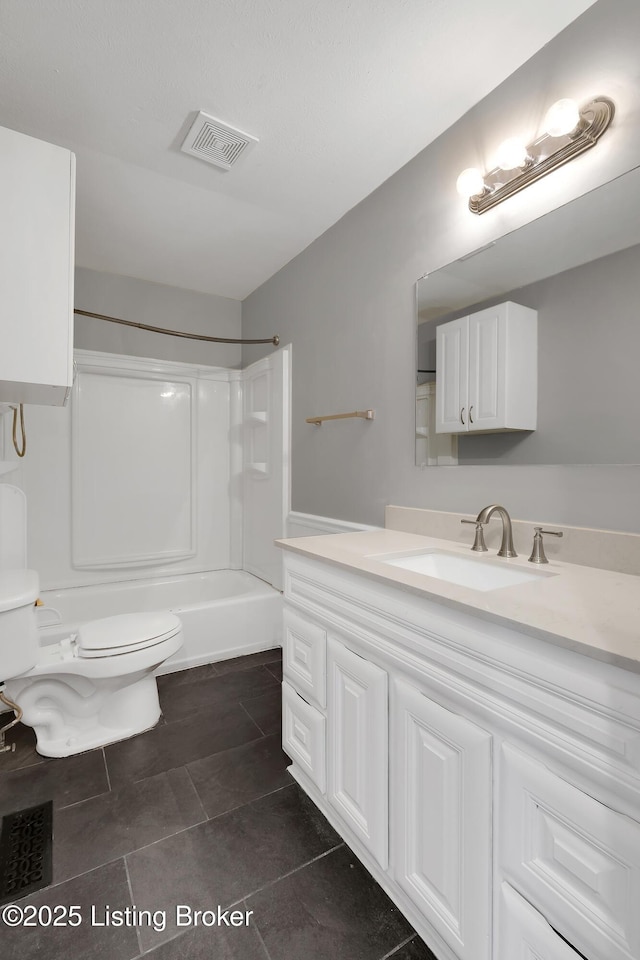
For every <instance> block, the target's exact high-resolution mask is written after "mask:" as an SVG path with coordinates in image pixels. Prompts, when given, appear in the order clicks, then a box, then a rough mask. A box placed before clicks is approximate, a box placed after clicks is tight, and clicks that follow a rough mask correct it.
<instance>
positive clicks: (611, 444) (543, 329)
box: [416, 167, 640, 466]
mask: <svg viewBox="0 0 640 960" xmlns="http://www.w3.org/2000/svg"><path fill="white" fill-rule="evenodd" d="M503 301H513V302H515V303H518V304H522V305H523V306H525V307H529V308H532V309H534V310H536V311H537V314H538V377H537V379H538V418H537V429H536V430H534V431H517V432H505V433H491V434H482V435H474V434H466V435H461V434H458V436H457V437H452V436H450V435H447V434H442V433H439V434H436V433H435V432H434V429H433V410H434V404H435V387H434V382H435V381H436V380H437V378H438V370H437V364H436V329H437V327H438V326H439V325H440V324H442V323H446V322H448V321H450V320H455V319H457V318H459V317H463V316H466V315H470V314H472V313H474V312H476V311H478V310H481V309H484V308H485V307H491V306H493V305H495V304H497V303H501V302H503ZM416 304H417V309H416V312H417V370H418V373H417V387H416V463H417V464H418V465H419V466H427V465H429V466H431V465H454V464H459V465H471V464H494V465H495V464H505V465H507V464H631V463H633V464H638V463H640V167H639V168H636V169H635V170H632V171H630V172H629V173H627V174H625V175H624V176H622V177H619V178H618V179H616V180H613V181H611V182H610V183H608V184H605V185H604V186H601V187H599V188H598V189H596V190H593V191H592V192H590V193H587V194H585V195H584V196H582V197H579V198H578V199H577V200H573V201H571V202H570V203H567V204H566V205H564V206H562V207H559V208H557V209H556V210H554V211H552V212H551V213H548V214H546V215H545V216H543V217H541V218H540V219H538V220H535V221H533V222H531V223H529V224H527V225H525V226H524V227H521V228H520V229H518V230H515V231H514V232H513V233H510V234H507V235H506V236H504V237H502V238H501V239H500V240H497V241H496V242H495V243H493V244H490V245H489V246H487V247H484V248H482V249H480V250H477V251H475V252H474V253H472V254H470V255H468V256H466V257H464V258H462V259H461V260H458V261H456V262H455V263H452V264H449V265H448V266H446V267H443V268H441V269H440V270H436V271H434V272H433V273H430V274H427V275H426V276H424V277H422V278H421V279H420V280H419V281H418V283H417V296H416Z"/></svg>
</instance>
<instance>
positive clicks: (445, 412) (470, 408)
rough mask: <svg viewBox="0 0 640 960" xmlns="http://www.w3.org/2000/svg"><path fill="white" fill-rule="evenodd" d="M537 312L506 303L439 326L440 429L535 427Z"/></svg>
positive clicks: (473, 430)
mask: <svg viewBox="0 0 640 960" xmlns="http://www.w3.org/2000/svg"><path fill="white" fill-rule="evenodd" d="M537 327H538V322H537V314H536V312H535V310H530V309H529V308H527V307H523V306H520V304H517V303H511V302H507V303H501V304H498V306H495V307H489V308H487V309H486V310H480V311H478V312H477V313H473V314H471V315H470V316H467V317H460V318H459V319H457V320H451V321H449V323H443V324H441V325H440V326H439V327H438V329H437V331H436V370H437V374H436V384H437V387H436V432H437V433H497V432H501V431H505V430H535V429H536V425H537V406H538V362H537V357H538V348H537Z"/></svg>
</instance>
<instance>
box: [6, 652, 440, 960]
mask: <svg viewBox="0 0 640 960" xmlns="http://www.w3.org/2000/svg"><path fill="white" fill-rule="evenodd" d="M281 678H282V665H281V661H280V656H279V651H277V650H271V651H267V652H265V653H260V654H255V655H253V656H250V657H242V658H238V659H236V660H227V661H225V662H223V663H218V664H211V665H207V666H205V667H196V668H195V669H193V670H188V671H184V672H183V673H176V674H169V675H167V676H164V677H160V678H159V681H158V687H159V690H160V700H161V704H162V710H163V718H162V720H161V722H160V723H159V724H158V726H157V727H155V729H153V730H150V731H149V732H147V733H143V734H141V735H140V736H138V737H133V738H132V739H130V740H126V741H123V742H121V743H117V744H113V745H111V746H109V747H106V748H105V749H104V750H93V751H91V752H89V753H85V754H81V755H80V756H76V757H69V758H67V759H64V760H45V759H43V758H42V757H40V756H38V754H37V753H36V752H35V749H34V738H33V734H32V733H31V731H30V730H29V729H28V728H25V727H19V728H18V729H17V733H16V735H15V739H16V742H17V747H16V752H15V753H7V754H2V755H0V815H1V814H4V813H7V812H10V811H12V810H17V809H21V808H23V807H27V806H30V805H33V804H36V803H39V802H40V801H43V800H47V799H53V801H54V808H55V809H54V847H53V864H54V882H53V885H52V886H50V887H48V888H47V889H46V890H42V891H40V892H38V893H36V894H32V895H31V896H29V897H26V898H24V899H23V900H21V901H20V902H19V904H20V906H21V907H26V906H27V905H32V906H33V907H35V908H39V907H44V908H45V909H44V911H41V912H40V914H39V916H40V918H44V920H46V919H47V917H48V912H47V909H46V908H47V907H52V906H55V905H61V906H62V907H68V906H71V905H77V906H78V907H79V908H80V909H79V915H80V916H81V917H82V923H81V924H79V925H78V926H75V927H72V926H58V927H52V926H43V925H39V926H34V927H23V926H21V927H16V928H11V927H9V926H7V924H6V923H4V922H3V920H2V919H0V951H1V952H2V956H3V957H7V958H14V957H15V958H18V957H19V958H20V960H31V958H35V957H38V958H40V960H62V958H64V960H134V958H137V957H141V956H143V955H144V956H146V957H148V958H149V960H383V958H391V957H393V958H394V960H434V957H433V955H432V954H431V953H430V951H429V950H428V949H427V948H426V947H425V946H424V944H423V943H422V941H421V940H420V939H419V938H418V937H417V936H416V935H415V933H414V931H413V930H412V928H411V926H410V925H409V924H408V923H407V921H406V920H405V919H404V918H403V916H402V915H401V914H400V912H399V911H398V910H397V909H396V908H395V907H394V906H393V904H392V903H391V902H390V900H389V899H388V898H387V896H386V895H385V894H384V893H383V891H382V890H381V888H380V887H379V886H378V885H377V884H376V883H375V881H374V880H373V879H372V878H371V876H370V875H369V874H368V873H367V871H366V870H365V869H364V868H363V867H362V866H361V865H360V863H359V861H358V860H357V859H356V858H355V857H354V856H353V855H352V853H351V851H350V850H349V848H348V847H346V846H345V845H344V844H343V843H342V842H341V840H340V837H338V835H337V834H336V833H335V832H334V830H333V829H332V828H331V826H330V825H329V824H328V823H327V821H326V820H325V818H324V817H323V816H322V814H321V813H320V812H319V811H318V810H317V808H316V807H315V806H314V805H313V804H312V803H311V802H310V801H309V799H308V798H307V797H306V795H305V794H304V793H303V792H302V791H301V790H300V789H299V787H298V786H297V785H296V784H295V783H294V781H293V780H292V779H291V777H290V776H289V774H288V773H287V771H286V767H287V766H288V764H289V760H288V758H287V757H286V756H285V755H284V753H283V752H282V750H281V748H280V680H281ZM133 905H135V909H136V910H137V911H138V914H139V913H140V911H148V914H142V916H140V915H139V919H140V922H139V923H138V924H137V926H136V925H135V923H134V922H133V921H132V914H131V911H132V909H133ZM177 905H183V906H184V908H185V909H184V910H183V911H182V913H181V919H182V924H181V925H178V923H177V920H178V919H180V918H179V917H178V916H177ZM218 906H220V908H221V909H222V910H223V911H224V910H227V908H229V907H231V908H233V910H234V911H236V913H228V914H227V917H228V919H229V920H230V921H231V920H234V919H235V921H236V923H238V924H240V921H243V920H244V917H245V915H246V914H249V915H250V919H249V923H248V925H244V923H243V924H242V925H238V926H233V925H229V926H225V925H224V924H223V925H219V924H218V923H217V922H216V924H215V926H204V925H203V924H202V921H200V922H199V923H198V924H197V925H193V924H190V925H189V923H188V921H189V917H191V918H192V917H193V911H196V910H200V911H211V910H212V909H213V910H217V908H218ZM187 908H188V909H189V910H190V911H192V913H191V914H189V913H188V912H187ZM127 910H128V912H127ZM117 911H120V915H118V913H117ZM31 912H32V913H33V912H34V911H31ZM0 916H1V915H0ZM118 916H120V918H121V919H123V920H124V922H123V923H120V925H118V923H117V919H118ZM216 919H217V918H216ZM108 920H109V921H110V922H107V921H108ZM205 920H206V922H208V923H209V922H210V921H211V920H212V915H211V914H205Z"/></svg>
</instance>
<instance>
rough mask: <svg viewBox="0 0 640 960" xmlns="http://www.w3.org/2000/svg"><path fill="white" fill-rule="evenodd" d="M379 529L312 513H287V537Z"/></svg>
mask: <svg viewBox="0 0 640 960" xmlns="http://www.w3.org/2000/svg"><path fill="white" fill-rule="evenodd" d="M379 529H380V528H379V527H370V526H367V524H365V523H351V522H350V521H349V520H334V519H333V518H331V517H319V516H317V515H316V514H314V513H298V512H296V511H293V510H292V511H291V512H290V513H289V514H288V515H287V537H318V536H321V535H322V534H326V533H357V532H358V531H360V530H379Z"/></svg>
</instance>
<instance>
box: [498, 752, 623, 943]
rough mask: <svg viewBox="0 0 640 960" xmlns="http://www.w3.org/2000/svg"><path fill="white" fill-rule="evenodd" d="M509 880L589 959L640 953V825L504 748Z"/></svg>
mask: <svg viewBox="0 0 640 960" xmlns="http://www.w3.org/2000/svg"><path fill="white" fill-rule="evenodd" d="M500 768H501V769H500V796H499V810H498V823H497V832H498V836H499V837H500V848H499V862H500V866H501V867H502V871H503V873H504V876H505V877H506V879H507V880H509V882H510V883H511V884H513V886H514V887H516V889H518V890H519V891H520V892H521V893H522V894H523V895H524V896H525V897H526V898H527V900H529V901H530V902H531V903H532V904H533V906H534V907H536V908H537V909H539V910H540V912H541V913H542V914H543V916H544V917H545V918H546V919H547V920H548V921H549V923H550V924H551V925H552V926H553V927H554V928H556V929H557V930H558V931H559V932H560V933H561V934H562V936H563V937H566V939H567V940H568V941H569V942H570V943H572V944H575V947H576V949H577V950H579V951H580V952H581V953H584V954H585V956H587V957H589V960H637V958H638V957H639V956H640V909H639V904H640V824H638V823H636V822H635V821H634V820H631V819H629V818H628V817H625V816H622V815H621V814H619V813H616V812H615V811H613V810H611V809H610V808H609V807H606V806H604V804H601V803H599V802H598V801H597V800H594V799H593V797H590V796H588V795H587V794H586V793H583V792H582V791H581V790H578V789H577V788H576V787H574V786H572V785H571V784H570V783H568V782H566V781H565V780H562V779H561V778H560V777H558V776H556V775H555V774H554V773H552V772H551V771H550V770H548V769H547V768H546V767H545V766H544V765H543V764H541V763H538V762H537V761H535V760H532V759H530V758H529V757H527V756H526V755H525V754H523V753H521V752H520V751H518V750H516V749H514V748H513V747H510V746H508V745H506V744H505V745H504V746H503V748H502V754H501V762H500Z"/></svg>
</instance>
